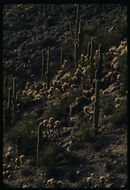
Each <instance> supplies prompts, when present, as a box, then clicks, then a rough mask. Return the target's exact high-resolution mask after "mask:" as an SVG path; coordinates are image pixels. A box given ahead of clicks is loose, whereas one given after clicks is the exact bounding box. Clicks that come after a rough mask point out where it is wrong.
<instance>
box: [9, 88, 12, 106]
mask: <svg viewBox="0 0 130 190" xmlns="http://www.w3.org/2000/svg"><path fill="white" fill-rule="evenodd" d="M11 98H12V89H11V88H9V92H8V109H11Z"/></svg>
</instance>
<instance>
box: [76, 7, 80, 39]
mask: <svg viewBox="0 0 130 190" xmlns="http://www.w3.org/2000/svg"><path fill="white" fill-rule="evenodd" d="M79 9H80V5H79V4H77V10H76V38H77V35H78V30H79Z"/></svg>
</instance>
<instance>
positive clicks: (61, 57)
mask: <svg viewBox="0 0 130 190" xmlns="http://www.w3.org/2000/svg"><path fill="white" fill-rule="evenodd" d="M60 64H61V65H63V49H62V48H61V49H60Z"/></svg>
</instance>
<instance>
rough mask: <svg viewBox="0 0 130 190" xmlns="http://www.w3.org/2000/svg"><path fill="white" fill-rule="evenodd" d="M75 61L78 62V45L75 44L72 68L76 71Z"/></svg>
mask: <svg viewBox="0 0 130 190" xmlns="http://www.w3.org/2000/svg"><path fill="white" fill-rule="evenodd" d="M77 61H78V43H77V42H76V43H75V48H74V68H75V69H76V67H77Z"/></svg>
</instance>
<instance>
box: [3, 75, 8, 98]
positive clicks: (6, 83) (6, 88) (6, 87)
mask: <svg viewBox="0 0 130 190" xmlns="http://www.w3.org/2000/svg"><path fill="white" fill-rule="evenodd" d="M3 88H4V89H5V90H4V91H5V97H6V98H7V96H8V79H7V78H6V77H5V78H4V85H3Z"/></svg>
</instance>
